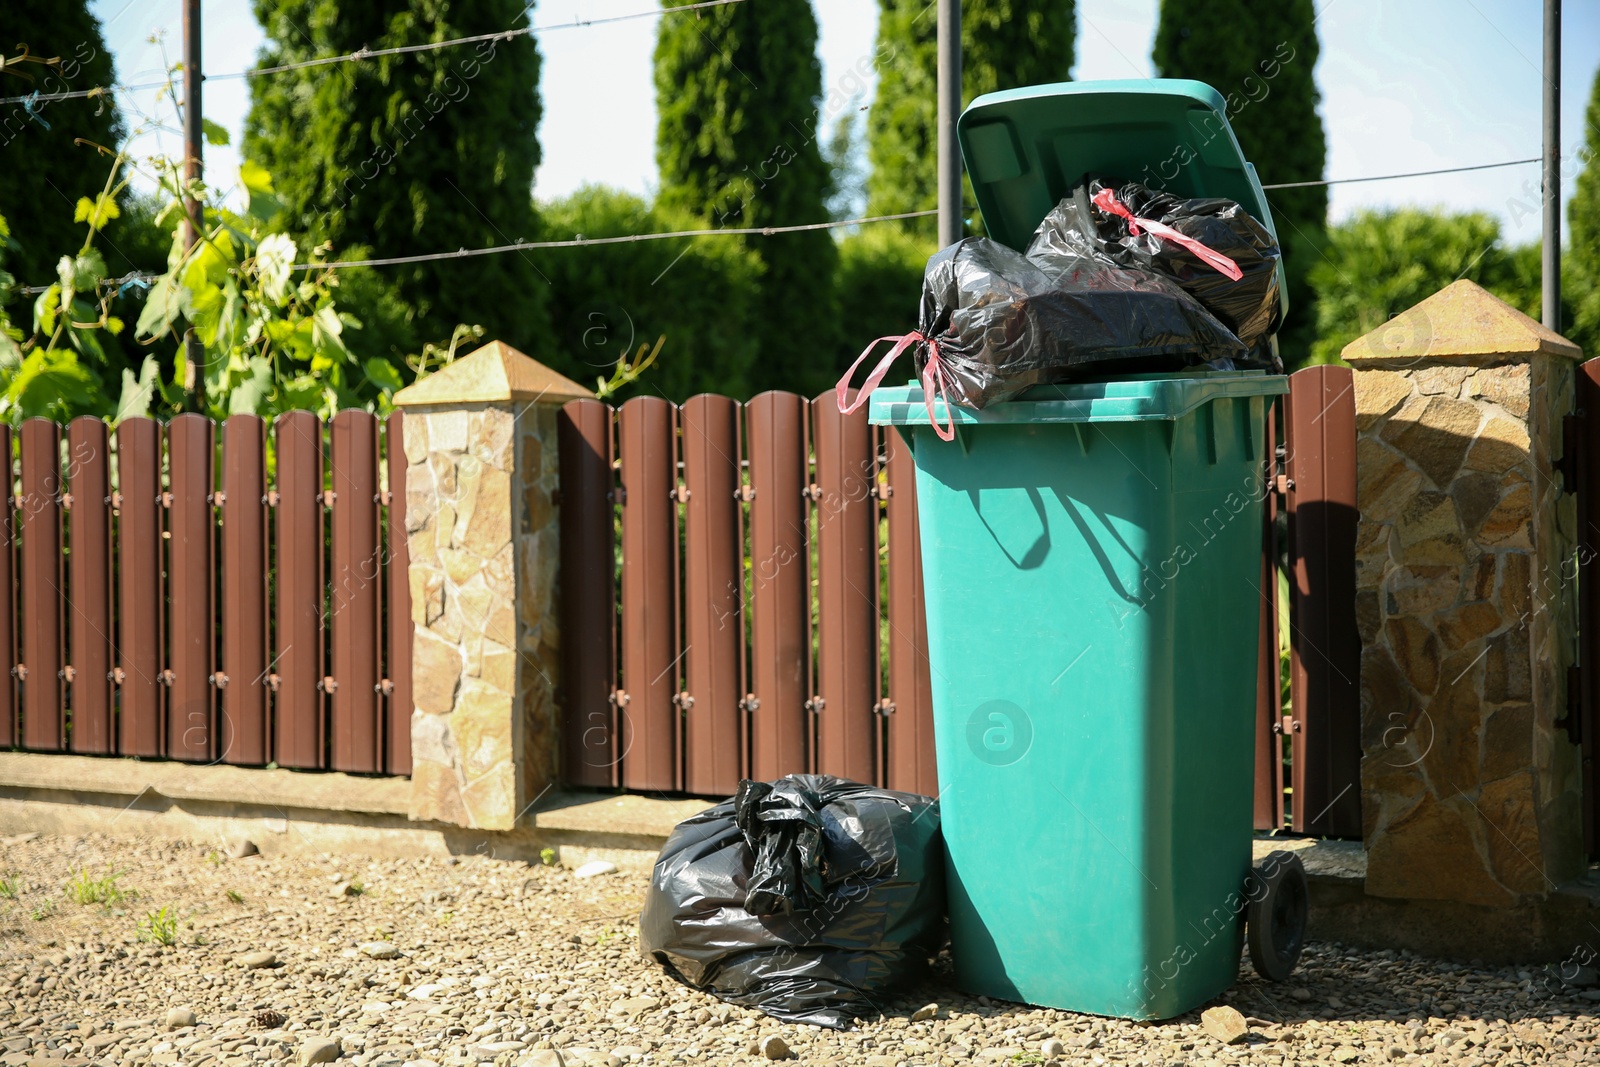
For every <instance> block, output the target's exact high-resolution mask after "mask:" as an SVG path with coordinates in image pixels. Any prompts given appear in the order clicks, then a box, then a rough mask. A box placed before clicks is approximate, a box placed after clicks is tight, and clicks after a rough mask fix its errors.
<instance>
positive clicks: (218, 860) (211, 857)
mask: <svg viewBox="0 0 1600 1067" xmlns="http://www.w3.org/2000/svg"><path fill="white" fill-rule="evenodd" d="M206 862H207V863H209V864H211V866H213V867H221V866H222V853H220V852H218V851H217V850H216V849H212V850H211V851H210V852H207V853H206Z"/></svg>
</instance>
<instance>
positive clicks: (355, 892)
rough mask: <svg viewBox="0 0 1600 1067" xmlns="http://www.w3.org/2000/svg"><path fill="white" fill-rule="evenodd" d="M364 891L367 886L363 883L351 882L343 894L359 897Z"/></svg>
mask: <svg viewBox="0 0 1600 1067" xmlns="http://www.w3.org/2000/svg"><path fill="white" fill-rule="evenodd" d="M366 891H367V887H366V886H365V885H364V884H362V883H361V882H351V883H350V888H348V889H346V890H345V895H346V896H351V897H359V896H360V895H361V894H363V893H365V892H366Z"/></svg>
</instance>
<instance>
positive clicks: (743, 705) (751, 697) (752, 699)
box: [739, 693, 761, 711]
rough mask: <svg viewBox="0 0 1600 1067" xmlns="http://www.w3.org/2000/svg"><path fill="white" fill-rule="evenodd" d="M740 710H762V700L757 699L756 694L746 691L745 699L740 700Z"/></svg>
mask: <svg viewBox="0 0 1600 1067" xmlns="http://www.w3.org/2000/svg"><path fill="white" fill-rule="evenodd" d="M739 710H740V711H760V710H761V701H760V700H758V699H756V695H755V694H754V693H746V694H745V695H744V699H743V700H741V701H739Z"/></svg>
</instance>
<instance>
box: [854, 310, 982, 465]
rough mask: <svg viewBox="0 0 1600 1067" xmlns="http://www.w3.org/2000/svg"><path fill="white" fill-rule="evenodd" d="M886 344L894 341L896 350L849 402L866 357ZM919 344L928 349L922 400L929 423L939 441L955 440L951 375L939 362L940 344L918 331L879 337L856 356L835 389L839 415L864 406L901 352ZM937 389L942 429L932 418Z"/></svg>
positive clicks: (892, 349)
mask: <svg viewBox="0 0 1600 1067" xmlns="http://www.w3.org/2000/svg"><path fill="white" fill-rule="evenodd" d="M885 341H893V342H894V347H893V348H891V349H889V354H888V355H886V356H884V357H883V358H882V359H880V360H879V361H878V365H877V366H875V367H873V368H872V373H871V374H868V375H867V380H866V381H864V382H862V383H861V390H860V391H859V392H857V393H856V398H855V400H854V401H852V400H850V398H849V392H850V379H851V378H852V377H854V375H855V373H856V369H857V368H858V367H860V366H861V364H862V363H864V362H866V359H867V357H868V356H869V355H871V354H872V350H873V349H874V348H877V347H878V346H879V345H880V344H882V343H883V342H885ZM918 342H922V343H923V344H926V345H927V346H928V362H927V365H926V366H925V367H923V370H922V399H923V402H924V403H925V404H926V405H927V408H928V424H929V425H930V426H932V427H933V432H934V433H936V434H938V435H939V439H940V440H942V441H952V440H954V439H955V436H956V430H955V423H954V420H953V419H952V418H951V416H950V400H949V397H950V374H949V372H948V371H946V370H945V369H944V363H943V362H941V361H940V359H939V342H937V341H935V340H934V339H933V338H931V337H925V336H923V334H921V333H920V332H918V331H916V330H912V331H911V332H910V333H908V334H904V335H903V336H900V337H895V336H893V335H891V336H888V337H879V338H878V339H877V340H875V341H873V342H872V343H871V344H869V345H867V347H866V348H863V349H862V350H861V354H860V355H859V356H857V357H856V361H855V362H854V363H852V364H850V369H849V370H847V371H845V372H844V377H842V378H840V379H839V384H838V385H835V386H834V387H833V398H834V400H835V401H836V402H837V403H838V405H839V413H840V414H841V415H848V414H850V413H851V412H853V411H855V410H856V409H857V408H859V407H860V406H861V405H862V404H865V403H866V402H867V398H868V397H870V396H871V395H872V391H873V390H874V389H876V388H878V386H879V385H880V384H881V383H882V382H883V377H884V375H886V374H888V373H889V368H890V367H891V366H892V365H893V364H894V361H895V360H896V359H899V358H900V353H902V352H904V351H905V350H906V349H908V348H910V347H911V346H912V345H914V344H917V343H918ZM936 389H937V391H938V394H939V399H941V400H943V401H944V402H945V425H944V426H940V425H939V420H938V419H936V418H934V415H933V395H934V392H935V390H936Z"/></svg>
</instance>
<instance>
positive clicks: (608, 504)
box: [556, 400, 617, 788]
mask: <svg viewBox="0 0 1600 1067" xmlns="http://www.w3.org/2000/svg"><path fill="white" fill-rule="evenodd" d="M556 425H557V427H558V429H557V433H558V435H559V436H558V443H559V448H560V462H561V614H562V623H561V654H562V662H561V671H562V678H561V682H562V689H563V690H564V692H565V694H566V729H565V730H564V731H563V733H564V734H565V739H564V740H565V744H564V747H563V750H562V757H563V763H562V767H563V770H562V778H563V779H564V780H565V781H566V782H567V783H568V784H570V785H576V786H591V787H594V786H598V787H601V788H605V787H607V786H612V785H615V784H616V775H617V744H616V719H617V716H616V708H615V707H613V706H612V696H613V694H614V693H615V691H616V688H617V672H616V658H615V657H616V646H615V636H616V634H615V630H616V622H617V600H616V585H615V583H616V579H615V574H616V560H617V555H616V547H617V546H616V532H615V530H614V529H613V524H612V515H613V514H614V510H615V504H614V501H613V497H614V490H613V484H614V476H613V474H612V471H611V436H612V435H611V431H612V411H611V409H610V408H609V407H607V406H606V405H605V404H602V403H600V402H599V401H598V400H574V401H572V402H570V403H568V404H567V405H565V406H564V407H563V408H562V409H561V414H560V416H559V417H558V418H557V422H556Z"/></svg>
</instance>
